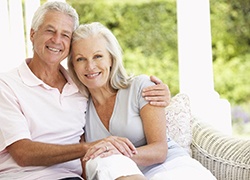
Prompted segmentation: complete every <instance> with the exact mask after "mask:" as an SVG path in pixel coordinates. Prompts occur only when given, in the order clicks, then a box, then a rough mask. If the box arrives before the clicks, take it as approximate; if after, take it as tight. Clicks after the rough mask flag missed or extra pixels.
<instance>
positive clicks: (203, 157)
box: [191, 120, 250, 180]
mask: <svg viewBox="0 0 250 180" xmlns="http://www.w3.org/2000/svg"><path fill="white" fill-rule="evenodd" d="M191 150H192V156H193V158H195V159H196V160H198V161H199V162H201V163H202V164H203V165H204V166H205V167H206V168H207V169H209V170H210V171H211V172H212V173H213V174H214V175H215V177H216V178H217V179H218V180H250V140H244V139H240V138H236V137H231V136H228V135H224V134H222V133H220V132H218V131H216V130H215V129H213V128H212V127H211V126H209V125H207V124H205V123H203V122H201V121H199V120H194V122H193V124H192V143H191Z"/></svg>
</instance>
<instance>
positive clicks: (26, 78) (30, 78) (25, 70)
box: [18, 58, 79, 92]
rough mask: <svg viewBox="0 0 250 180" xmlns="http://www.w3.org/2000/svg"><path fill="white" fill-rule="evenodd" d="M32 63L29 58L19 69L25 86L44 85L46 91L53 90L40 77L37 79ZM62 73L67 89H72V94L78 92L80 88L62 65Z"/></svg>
mask: <svg viewBox="0 0 250 180" xmlns="http://www.w3.org/2000/svg"><path fill="white" fill-rule="evenodd" d="M30 61H31V58H28V59H26V60H25V62H23V63H22V64H21V65H20V66H19V68H18V72H19V74H20V77H21V79H22V81H23V82H24V84H26V85H28V86H39V85H42V86H43V87H45V88H46V89H51V88H52V87H50V86H49V85H47V84H46V83H44V82H43V81H42V80H41V79H39V78H38V77H36V76H35V75H34V74H33V72H32V71H31V70H30V68H29V66H28V63H29V62H30ZM60 71H61V72H62V74H63V75H64V77H65V78H66V80H67V84H66V86H67V87H70V91H71V92H78V91H79V90H78V88H77V86H76V85H75V83H74V82H73V80H72V79H71V77H70V76H69V74H68V72H67V70H66V69H65V68H64V67H63V66H62V65H60Z"/></svg>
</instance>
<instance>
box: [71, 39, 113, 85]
mask: <svg viewBox="0 0 250 180" xmlns="http://www.w3.org/2000/svg"><path fill="white" fill-rule="evenodd" d="M72 63H73V66H74V70H75V72H76V74H77V76H78V78H79V80H80V81H81V82H82V83H83V84H84V85H85V86H86V87H87V88H88V89H89V90H91V89H95V90H96V89H97V88H109V75H110V69H111V66H112V60H111V56H110V53H109V52H108V51H107V49H106V40H105V39H104V38H103V37H102V36H100V35H96V36H91V37H88V38H86V39H80V40H77V41H75V42H74V43H73V44H72Z"/></svg>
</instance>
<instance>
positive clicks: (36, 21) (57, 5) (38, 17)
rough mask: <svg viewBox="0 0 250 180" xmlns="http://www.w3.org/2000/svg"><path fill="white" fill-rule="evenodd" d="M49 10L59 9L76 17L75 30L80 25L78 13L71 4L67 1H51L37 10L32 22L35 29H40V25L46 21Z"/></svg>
mask: <svg viewBox="0 0 250 180" xmlns="http://www.w3.org/2000/svg"><path fill="white" fill-rule="evenodd" d="M49 11H59V12H62V13H64V14H67V15H69V16H70V17H72V18H73V19H74V29H73V30H75V29H76V28H77V27H78V26H79V17H78V14H77V12H76V10H75V9H74V8H73V7H72V6H70V5H69V4H67V3H66V2H60V1H50V2H46V3H44V4H43V5H41V6H40V7H39V8H38V9H37V10H36V12H35V14H34V16H33V19H32V23H31V28H32V29H34V31H37V30H38V28H39V26H40V25H41V24H42V23H43V21H44V17H45V15H46V13H47V12H49Z"/></svg>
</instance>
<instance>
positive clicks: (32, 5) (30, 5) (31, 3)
mask: <svg viewBox="0 0 250 180" xmlns="http://www.w3.org/2000/svg"><path fill="white" fill-rule="evenodd" d="M39 6H40V0H25V23H26V26H25V28H26V49H27V55H26V56H27V57H32V56H33V47H32V43H31V41H30V28H31V22H32V18H33V15H34V13H35V11H36V10H37V8H38V7H39Z"/></svg>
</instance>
